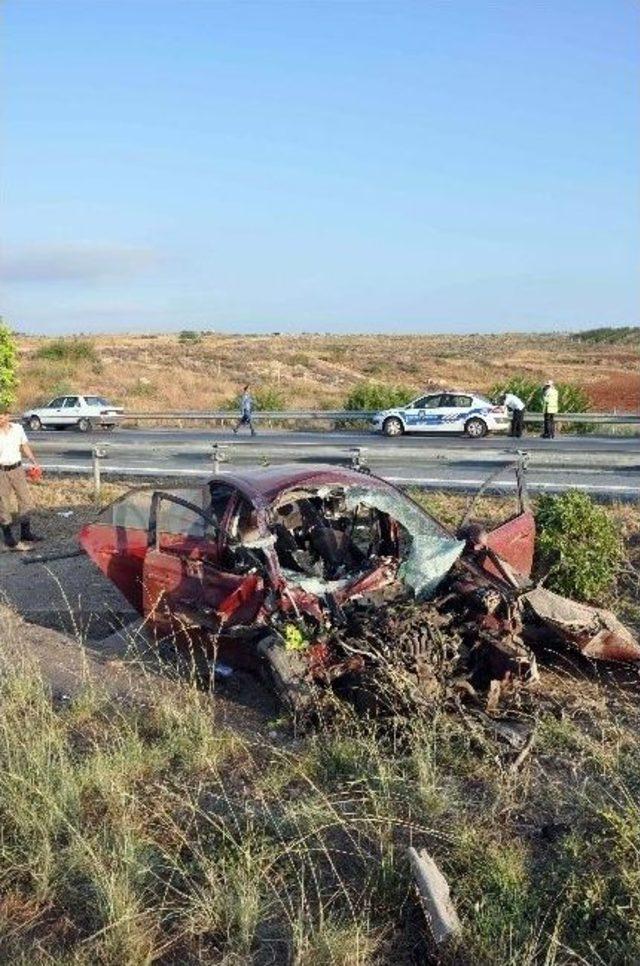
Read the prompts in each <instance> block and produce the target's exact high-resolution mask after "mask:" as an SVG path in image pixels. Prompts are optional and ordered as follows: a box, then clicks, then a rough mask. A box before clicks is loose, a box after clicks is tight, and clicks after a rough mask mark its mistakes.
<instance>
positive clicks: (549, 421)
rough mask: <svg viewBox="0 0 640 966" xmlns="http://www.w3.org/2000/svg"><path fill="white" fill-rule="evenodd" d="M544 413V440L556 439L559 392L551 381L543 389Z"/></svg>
mask: <svg viewBox="0 0 640 966" xmlns="http://www.w3.org/2000/svg"><path fill="white" fill-rule="evenodd" d="M542 412H543V414H544V432H543V433H542V438H543V439H555V438H556V413H557V412H558V390H557V389H556V387H555V386H554V384H553V380H552V379H549V380H548V381H547V382H545V384H544V387H543V389H542Z"/></svg>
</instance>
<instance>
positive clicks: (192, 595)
mask: <svg viewBox="0 0 640 966" xmlns="http://www.w3.org/2000/svg"><path fill="white" fill-rule="evenodd" d="M155 496H156V497H157V499H156V501H155V507H153V508H152V513H151V520H150V539H149V549H148V551H147V554H146V556H145V560H144V568H143V588H144V590H143V609H144V614H145V616H148V617H149V618H150V619H151V620H152V621H153V623H154V624H155V625H156V626H157V627H158V629H159V630H161V631H167V632H169V631H176V630H182V629H184V627H185V623H189V622H193V623H194V624H200V623H202V624H204V625H205V626H208V627H210V628H212V629H216V628H222V627H223V626H233V624H237V623H240V622H244V621H248V620H252V619H253V617H254V616H255V614H256V613H257V611H258V610H259V608H260V606H261V604H262V600H263V597H264V587H263V580H262V578H261V576H259V575H258V574H255V573H248V574H242V573H233V572H229V571H228V570H225V569H223V568H222V567H221V546H220V533H219V529H218V524H217V520H216V519H215V518H214V517H213V516H211V515H210V514H208V513H207V511H206V510H202V509H201V508H199V507H196V506H195V505H193V504H190V503H188V502H187V501H185V500H181V499H180V498H179V497H176V496H173V495H170V494H166V493H158V494H156V495H155Z"/></svg>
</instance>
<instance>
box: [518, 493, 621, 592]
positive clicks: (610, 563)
mask: <svg viewBox="0 0 640 966" xmlns="http://www.w3.org/2000/svg"><path fill="white" fill-rule="evenodd" d="M536 524H537V528H538V535H537V546H536V549H537V551H538V553H539V554H540V556H541V557H542V559H543V560H545V559H546V561H549V562H552V561H554V560H555V561H556V562H555V563H554V564H553V569H552V571H551V573H550V575H549V578H548V580H547V586H548V587H549V589H550V590H556V591H557V592H558V593H560V594H566V595H567V596H569V597H575V598H576V599H577V600H590V601H595V602H598V603H600V602H601V600H602V597H603V596H604V595H606V594H607V593H609V592H610V591H611V589H612V587H613V584H614V581H615V579H616V574H617V571H618V566H619V564H620V561H621V559H622V555H623V543H622V536H621V534H620V532H619V530H618V528H617V526H616V524H615V522H614V521H613V519H612V518H611V517H610V515H609V514H608V513H607V511H606V509H604V507H600V506H598V505H597V504H595V503H594V502H593V500H592V499H591V498H590V497H589V496H587V495H586V493H581V492H580V491H579V490H570V491H569V492H568V493H563V494H562V495H561V496H550V495H542V496H540V497H539V498H538V500H537V507H536Z"/></svg>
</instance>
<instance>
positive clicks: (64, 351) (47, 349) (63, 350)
mask: <svg viewBox="0 0 640 966" xmlns="http://www.w3.org/2000/svg"><path fill="white" fill-rule="evenodd" d="M35 356H36V359H51V360H53V361H54V362H94V363H95V362H98V361H99V360H98V353H97V352H96V347H95V346H94V344H93V342H90V341H89V340H88V339H79V338H77V337H75V336H74V337H73V338H70V339H50V340H49V341H48V342H45V344H44V345H41V346H40V348H39V349H38V350H37V351H36V353H35Z"/></svg>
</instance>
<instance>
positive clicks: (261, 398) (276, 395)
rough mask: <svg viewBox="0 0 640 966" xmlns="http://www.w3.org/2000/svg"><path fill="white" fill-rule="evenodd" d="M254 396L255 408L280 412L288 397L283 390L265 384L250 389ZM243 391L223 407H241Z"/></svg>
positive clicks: (262, 410)
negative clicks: (258, 387)
mask: <svg viewBox="0 0 640 966" xmlns="http://www.w3.org/2000/svg"><path fill="white" fill-rule="evenodd" d="M249 392H250V393H251V396H252V398H253V408H254V409H255V410H256V411H258V410H259V411H260V412H278V411H279V410H283V409H285V408H286V405H287V399H286V396H285V394H284V393H283V392H280V390H279V389H276V388H275V387H274V386H263V387H261V388H260V389H256V390H255V391H253V390H252V389H249ZM241 399H242V393H241V392H239V393H238V394H237V395H236V396H234V397H233V399H231V400H230V401H229V402H228V403H227V404H226V406H224V407H223V409H239V408H240V401H241Z"/></svg>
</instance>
